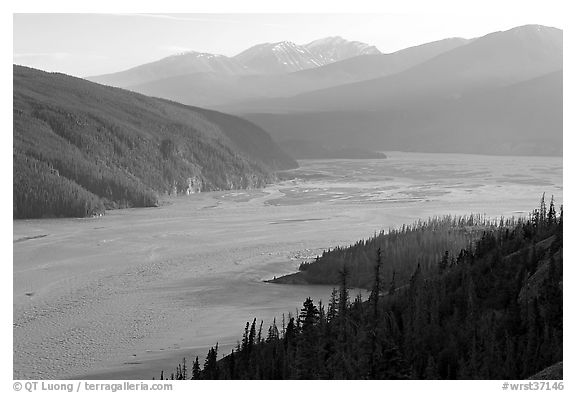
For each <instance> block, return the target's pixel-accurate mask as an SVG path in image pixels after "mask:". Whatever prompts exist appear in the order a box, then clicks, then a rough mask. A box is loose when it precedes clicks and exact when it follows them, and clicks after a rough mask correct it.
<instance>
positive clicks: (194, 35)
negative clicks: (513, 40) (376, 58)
mask: <svg viewBox="0 0 576 393" xmlns="http://www.w3.org/2000/svg"><path fill="white" fill-rule="evenodd" d="M13 21H14V41H13V45H14V46H13V51H14V63H16V64H22V65H28V66H30V67H34V68H40V69H43V70H47V71H59V72H63V73H67V74H71V75H75V76H89V75H98V74H103V73H109V72H115V71H120V70H124V69H127V68H130V67H133V66H136V65H139V64H143V63H147V62H150V61H154V60H157V59H160V58H162V57H166V56H169V55H171V54H174V53H178V52H183V51H188V50H195V51H202V52H210V53H218V54H223V55H229V56H232V55H235V54H237V53H239V52H241V51H242V50H244V49H246V48H248V47H250V46H252V45H255V44H258V43H262V42H275V41H282V40H288V41H293V42H296V43H297V44H302V43H306V42H309V41H312V40H314V39H318V38H323V37H327V36H334V35H339V36H342V37H344V38H346V39H349V40H358V41H363V42H367V43H369V44H372V45H376V47H378V49H380V50H381V51H382V52H385V53H387V52H393V51H395V50H398V49H402V48H405V47H409V46H413V45H417V44H421V43H424V42H429V41H434V40H437V39H442V38H447V37H464V38H472V37H477V36H481V35H484V34H487V33H490V32H493V31H497V30H506V29H509V28H512V27H515V26H519V25H524V24H533V23H534V24H543V25H548V26H554V27H558V28H563V27H564V26H562V22H561V18H560V16H558V15H557V13H556V14H555V13H554V10H553V9H544V10H543V11H542V12H532V13H521V12H510V10H507V11H506V12H502V13H498V12H496V13H494V12H490V13H485V14H480V15H479V14H473V15H454V14H450V13H445V14H442V13H440V14H438V13H435V14H430V13H401V14H399V13H396V14H384V13H378V14H15V15H14V19H13Z"/></svg>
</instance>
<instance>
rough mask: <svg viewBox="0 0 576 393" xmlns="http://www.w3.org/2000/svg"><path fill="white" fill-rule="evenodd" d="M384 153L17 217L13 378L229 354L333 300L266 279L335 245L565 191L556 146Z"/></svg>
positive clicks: (525, 206)
mask: <svg viewBox="0 0 576 393" xmlns="http://www.w3.org/2000/svg"><path fill="white" fill-rule="evenodd" d="M387 154H388V157H389V158H388V159H386V160H305V161H300V165H301V167H300V168H299V169H296V170H293V171H290V175H291V177H293V178H292V179H291V180H286V181H283V182H280V183H278V184H274V185H270V186H268V187H267V188H265V189H262V190H248V191H227V192H213V193H202V194H196V195H192V196H189V197H179V198H173V199H168V200H166V201H165V202H164V203H163V204H162V206H161V207H158V208H147V209H125V210H116V211H110V212H107V214H106V215H105V216H104V217H100V218H91V219H48V220H19V221H14V223H13V236H14V244H13V246H14V254H13V255H14V261H13V268H14V292H13V296H14V297H13V304H14V306H13V307H14V309H13V312H14V314H13V322H14V329H13V331H14V378H15V379H26V378H30V379H48V378H50V379H53V378H58V379H61V378H106V379H114V378H119V379H140V378H152V377H158V376H159V373H160V371H161V370H164V372H165V373H168V374H169V372H170V371H172V370H173V369H174V368H175V366H176V365H177V363H178V361H180V360H181V358H182V357H184V356H186V358H187V359H192V358H193V357H195V356H199V357H200V359H201V361H203V359H204V357H205V355H206V352H207V349H208V348H209V347H210V346H211V345H214V344H215V343H216V342H218V343H219V347H220V349H221V351H220V353H221V354H224V353H228V352H229V350H230V348H231V347H233V346H234V345H235V344H236V342H237V341H238V340H239V339H240V338H241V335H242V333H243V330H244V326H245V324H246V322H247V321H251V320H252V319H253V318H257V319H258V320H264V331H266V330H267V326H268V324H269V323H270V322H271V321H272V319H273V318H274V317H276V318H277V324H278V325H279V326H280V325H281V323H282V314H283V313H284V314H285V315H286V316H287V315H288V313H290V312H291V313H293V314H294V313H296V310H297V309H298V308H299V307H300V305H301V304H302V302H303V300H304V299H305V298H306V297H307V296H311V297H312V298H313V299H314V300H315V301H318V300H319V299H323V300H324V301H326V300H327V299H328V297H329V295H330V292H331V289H332V288H330V287H322V286H284V285H275V284H268V283H265V282H263V280H265V279H269V278H272V277H274V276H275V275H276V276H278V275H282V274H286V273H291V272H294V271H296V270H297V268H298V265H299V264H300V262H302V261H304V260H309V259H310V258H313V257H314V256H315V255H317V254H320V253H321V252H322V250H324V249H326V248H330V247H334V246H337V245H341V246H342V245H347V244H350V243H354V242H355V241H356V240H359V239H360V238H366V237H368V236H370V235H372V234H373V233H374V232H375V231H380V230H381V229H386V228H389V227H393V226H397V225H401V224H404V223H411V222H413V221H415V220H417V219H419V218H426V217H428V216H432V215H441V214H446V213H450V214H468V213H484V214H486V215H488V216H494V217H499V216H501V215H505V216H511V215H516V216H518V215H525V214H527V213H528V212H529V211H531V210H532V209H533V208H535V207H537V206H538V205H539V200H540V197H541V196H542V193H544V192H546V195H547V197H549V196H550V195H554V198H555V201H556V203H557V206H559V205H560V204H561V203H562V159H561V158H559V157H491V156H477V155H458V154H421V153H400V152H389V153H387Z"/></svg>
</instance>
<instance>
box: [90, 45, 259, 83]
mask: <svg viewBox="0 0 576 393" xmlns="http://www.w3.org/2000/svg"><path fill="white" fill-rule="evenodd" d="M201 72H214V73H218V74H221V75H237V74H246V73H248V72H249V70H248V69H247V68H246V67H244V66H243V65H242V64H240V63H238V62H237V61H235V60H234V59H231V58H229V57H226V56H222V55H213V54H210V53H199V52H185V53H181V54H177V55H174V56H169V57H166V58H164V59H161V60H158V61H155V62H152V63H147V64H142V65H140V66H137V67H134V68H130V69H128V70H126V71H121V72H116V73H112V74H106V75H99V76H91V77H87V78H86V79H88V80H89V81H92V82H96V83H100V84H103V85H109V86H115V87H128V86H133V85H139V84H142V83H146V82H151V81H155V80H159V79H164V78H169V77H175V76H179V75H187V74H194V73H201Z"/></svg>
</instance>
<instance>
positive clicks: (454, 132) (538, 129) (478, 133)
mask: <svg viewBox="0 0 576 393" xmlns="http://www.w3.org/2000/svg"><path fill="white" fill-rule="evenodd" d="M242 116H243V117H244V118H246V119H248V120H250V121H252V122H254V123H256V124H258V125H260V126H261V127H263V128H265V129H266V130H267V131H268V132H269V133H270V134H271V135H272V136H273V137H274V138H275V139H277V140H278V141H285V140H291V139H301V140H306V139H307V140H311V141H319V142H322V141H325V142H330V143H332V144H334V145H339V146H353V147H361V148H368V149H373V150H402V151H421V152H450V153H475V154H511V155H562V72H561V71H558V72H554V73H551V74H548V75H544V76H541V77H538V78H534V79H531V80H528V81H524V82H520V83H517V84H514V85H511V86H505V87H500V88H494V89H489V90H486V91H481V92H477V93H475V94H470V95H467V96H465V97H460V98H456V97H455V98H451V99H445V100H437V101H433V100H422V101H419V102H418V101H415V102H414V103H413V104H411V105H409V106H408V105H406V106H404V107H402V106H394V105H390V106H389V107H385V108H382V109H381V110H380V111H360V110H356V111H352V110H350V111H345V110H342V111H326V112H311V113H308V112H301V113H298V112H296V113H254V114H244V115H242Z"/></svg>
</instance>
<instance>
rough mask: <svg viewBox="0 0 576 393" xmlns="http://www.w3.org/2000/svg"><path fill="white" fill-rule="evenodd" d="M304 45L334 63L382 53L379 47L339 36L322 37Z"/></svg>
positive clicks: (311, 51) (328, 61) (326, 60)
mask: <svg viewBox="0 0 576 393" xmlns="http://www.w3.org/2000/svg"><path fill="white" fill-rule="evenodd" d="M303 46H304V48H306V49H308V51H309V52H310V53H312V54H313V55H316V56H317V57H319V58H320V59H322V60H323V61H324V62H325V63H334V62H336V61H340V60H344V59H349V58H351V57H356V56H362V55H377V54H380V51H379V50H378V48H376V47H375V46H373V45H368V44H366V43H364V42H359V41H348V40H345V39H344V38H342V37H339V36H336V37H326V38H321V39H319V40H315V41H312V42H310V43H308V44H306V45H303Z"/></svg>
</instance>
